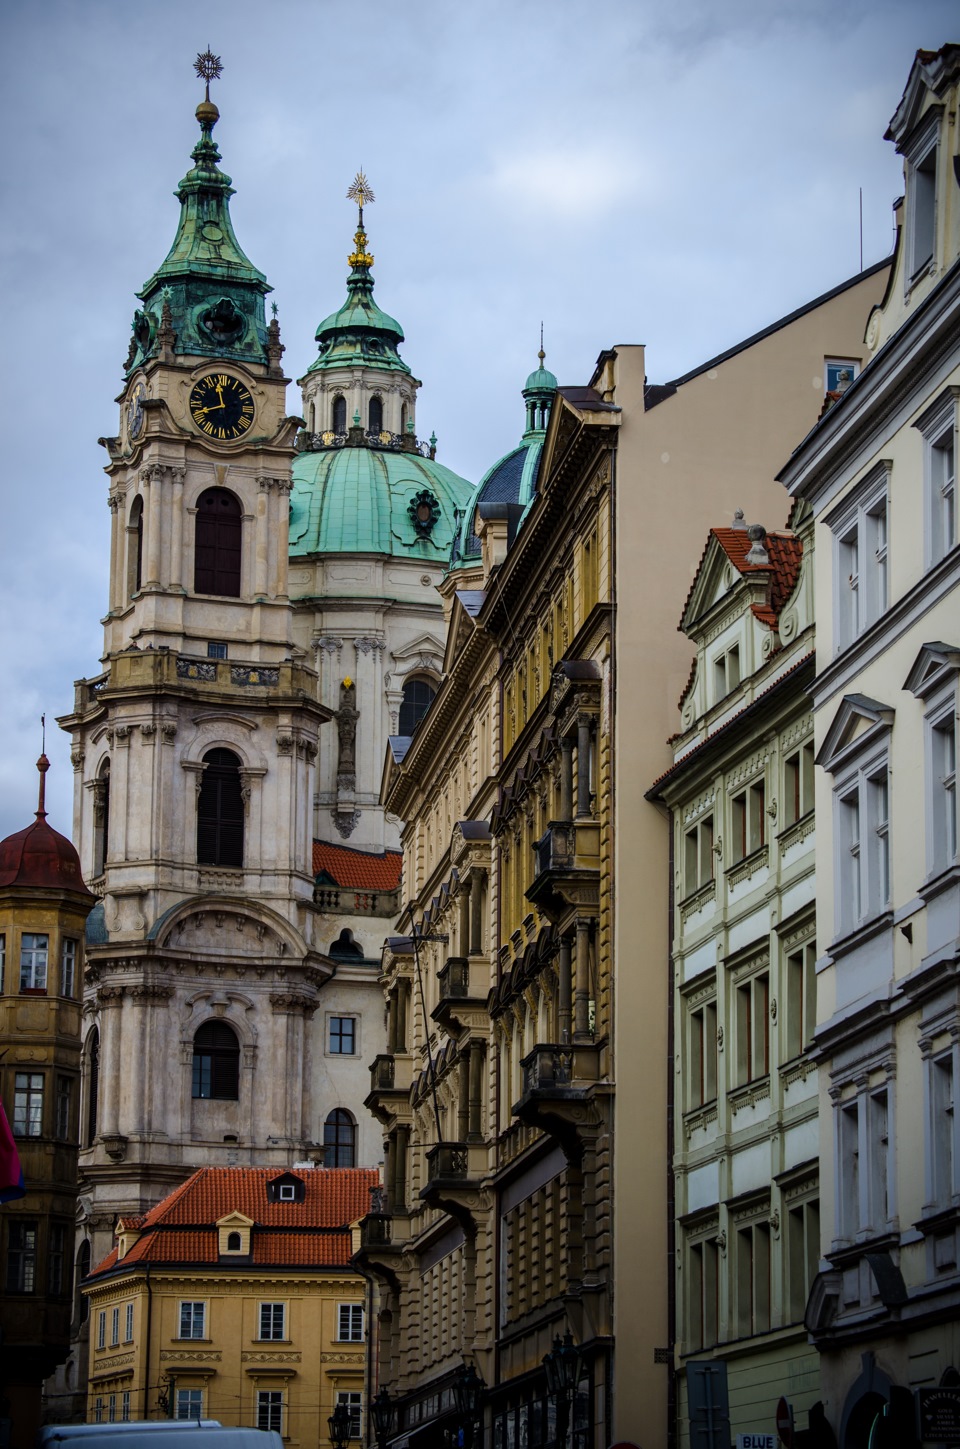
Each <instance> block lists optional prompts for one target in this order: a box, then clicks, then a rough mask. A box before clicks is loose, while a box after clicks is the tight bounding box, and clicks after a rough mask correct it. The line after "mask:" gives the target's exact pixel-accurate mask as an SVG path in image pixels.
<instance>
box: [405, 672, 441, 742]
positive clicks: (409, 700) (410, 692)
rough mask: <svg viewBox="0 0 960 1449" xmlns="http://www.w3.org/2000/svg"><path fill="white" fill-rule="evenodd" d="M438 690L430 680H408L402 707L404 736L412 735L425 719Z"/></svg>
mask: <svg viewBox="0 0 960 1449" xmlns="http://www.w3.org/2000/svg"><path fill="white" fill-rule="evenodd" d="M436 692H437V691H436V689H435V688H434V687H433V685H432V684H431V683H430V681H429V679H408V680H407V682H406V684H405V685H404V686H403V702H402V703H401V705H400V720H399V726H398V727H399V731H400V733H401V734H402V735H412V734H413V732H414V730H415V729H416V727H417V725H418V724H419V723H420V721H421V720H422V719H423V716H424V715H425V714H426V712H427V710H428V709H429V708H430V705H431V702H432V700H433V697H434V695H435V694H436Z"/></svg>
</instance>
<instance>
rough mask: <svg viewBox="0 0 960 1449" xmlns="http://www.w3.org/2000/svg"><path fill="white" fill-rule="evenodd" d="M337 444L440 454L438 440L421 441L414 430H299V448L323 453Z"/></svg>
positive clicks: (349, 446)
mask: <svg viewBox="0 0 960 1449" xmlns="http://www.w3.org/2000/svg"><path fill="white" fill-rule="evenodd" d="M337 448H377V449H380V450H381V451H383V452H387V453H418V454H419V455H420V457H421V458H434V457H436V444H435V443H433V444H431V443H429V442H427V443H421V442H420V441H419V440H418V439H417V437H416V436H415V435H414V434H413V433H392V432H389V431H388V430H387V429H386V428H384V429H383V430H382V431H381V432H379V433H377V432H373V431H371V430H370V429H368V428H350V429H349V430H348V431H347V432H345V433H338V432H334V430H333V429H332V428H327V429H326V430H325V431H323V432H321V433H311V432H308V431H307V430H306V429H304V430H303V431H302V432H300V433H298V434H297V451H298V452H300V453H323V452H329V451H331V450H334V449H337Z"/></svg>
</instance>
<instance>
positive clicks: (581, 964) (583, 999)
mask: <svg viewBox="0 0 960 1449" xmlns="http://www.w3.org/2000/svg"><path fill="white" fill-rule="evenodd" d="M573 1039H574V1041H589V1040H590V922H589V921H588V920H584V919H580V920H578V921H577V978H576V992H575V994H574V998H573Z"/></svg>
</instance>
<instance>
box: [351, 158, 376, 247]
mask: <svg viewBox="0 0 960 1449" xmlns="http://www.w3.org/2000/svg"><path fill="white" fill-rule="evenodd" d="M376 199H377V198H376V197H375V196H374V194H373V187H372V186H371V185H370V182H369V181H368V180H367V178H366V177H365V176H364V174H363V167H362V166H361V168H360V170H359V171H358V172H357V174H356V176H355V177H354V178H353V180H352V181H351V183H350V185H349V186H348V188H347V200H348V201H355V202H356V203H357V206H358V207H359V210H360V218H359V220H358V222H357V231H356V235H355V236H354V238H353V244H354V250H353V252H352V253H351V255H350V256H349V257H348V258H347V261H348V262H349V263H350V265H351V267H372V266H373V257H372V256H371V255H370V253H369V252H368V251H367V233H366V232H365V231H364V227H363V208H364V207H365V206H369V205H371V204H372V203H373V202H374V201H376Z"/></svg>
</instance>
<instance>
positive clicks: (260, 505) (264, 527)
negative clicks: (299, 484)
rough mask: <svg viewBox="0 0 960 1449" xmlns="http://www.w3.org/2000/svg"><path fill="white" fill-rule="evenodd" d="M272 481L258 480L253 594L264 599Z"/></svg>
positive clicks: (262, 478) (269, 541)
mask: <svg viewBox="0 0 960 1449" xmlns="http://www.w3.org/2000/svg"><path fill="white" fill-rule="evenodd" d="M269 488H270V479H269V478H264V477H260V478H258V479H257V524H256V535H255V539H254V546H253V557H254V565H253V592H254V595H255V596H256V598H258V599H262V598H265V597H266V593H267V552H268V550H269V548H270V543H271V540H270V518H269V510H270V493H269Z"/></svg>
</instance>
